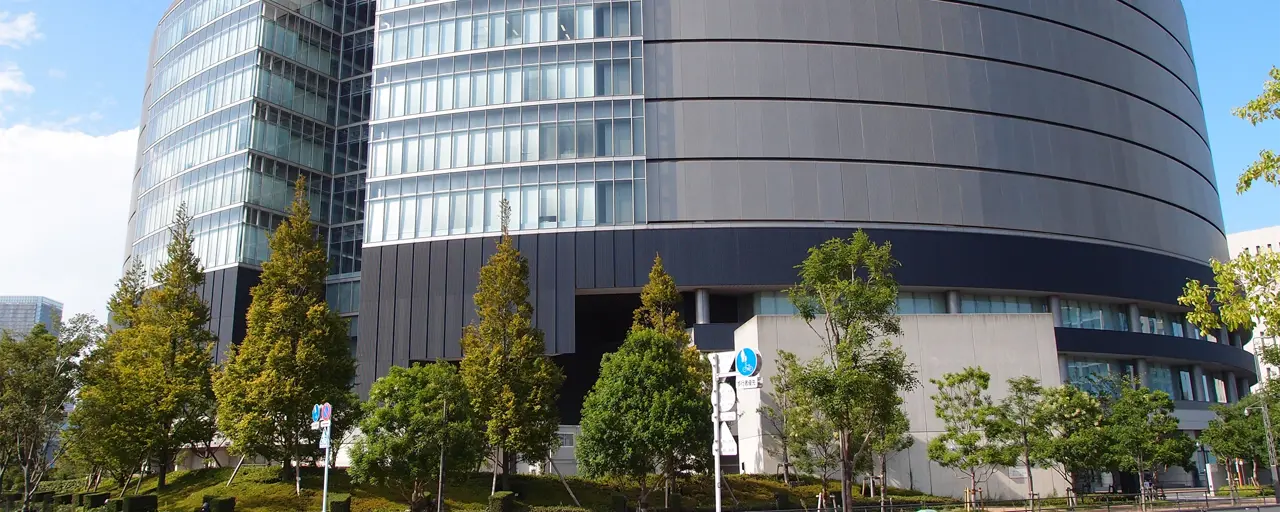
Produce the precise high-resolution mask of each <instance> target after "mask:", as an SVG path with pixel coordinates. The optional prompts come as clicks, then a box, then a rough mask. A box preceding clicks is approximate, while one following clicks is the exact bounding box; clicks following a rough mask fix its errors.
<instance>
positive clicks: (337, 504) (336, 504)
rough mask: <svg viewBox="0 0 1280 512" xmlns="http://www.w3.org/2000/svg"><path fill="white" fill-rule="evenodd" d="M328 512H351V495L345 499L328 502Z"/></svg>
mask: <svg viewBox="0 0 1280 512" xmlns="http://www.w3.org/2000/svg"><path fill="white" fill-rule="evenodd" d="M329 512H351V495H350V494H348V495H347V496H346V497H345V498H342V499H336V500H329Z"/></svg>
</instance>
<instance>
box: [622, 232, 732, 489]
mask: <svg viewBox="0 0 1280 512" xmlns="http://www.w3.org/2000/svg"><path fill="white" fill-rule="evenodd" d="M680 300H681V298H680V292H679V291H678V290H677V289H676V282H675V280H674V279H672V278H671V276H670V275H669V274H667V272H666V270H665V269H664V268H663V266H662V256H660V255H655V256H654V259H653V267H652V268H650V269H649V282H647V283H645V285H644V288H643V289H641V290H640V307H639V308H637V309H636V310H635V312H634V313H633V316H634V322H633V323H632V324H631V331H632V332H635V331H638V330H644V329H652V330H655V331H658V332H659V333H661V334H662V335H663V336H666V337H667V338H669V339H670V340H671V342H672V343H674V344H675V345H676V346H678V347H680V349H681V354H680V357H681V362H680V364H681V365H683V367H684V368H685V370H686V371H687V372H688V373H687V375H686V376H685V379H686V380H685V381H683V386H686V387H687V388H684V387H682V388H681V389H682V391H683V392H689V393H693V392H698V393H700V394H701V396H702V403H704V404H710V403H711V386H710V382H711V362H710V361H708V360H707V359H706V358H704V357H703V356H702V354H701V353H700V352H698V349H697V347H695V346H693V343H692V342H691V340H690V339H689V334H688V333H687V332H686V331H685V324H684V319H683V318H682V317H681V316H680ZM707 409H708V410H707V411H706V413H707V415H709V414H710V413H711V412H710V406H709V405H708V406H707ZM704 417H705V415H704ZM694 427H695V428H694V429H692V430H690V431H689V432H688V435H686V436H684V437H681V438H680V439H679V441H680V442H679V443H676V444H672V445H669V446H667V447H666V449H667V452H666V454H664V455H663V457H662V462H661V464H660V466H659V467H660V468H661V469H662V473H663V476H664V477H665V478H666V485H665V486H664V488H663V489H664V492H663V503H664V506H670V505H671V489H672V488H673V487H674V486H675V482H676V477H677V476H678V475H679V473H680V472H682V471H684V470H694V471H705V470H707V469H709V468H710V467H711V466H710V463H711V461H710V459H709V456H708V454H707V445H709V444H711V442H712V439H713V438H714V437H715V432H713V431H712V428H713V427H712V425H711V422H709V421H701V420H699V421H696V422H694Z"/></svg>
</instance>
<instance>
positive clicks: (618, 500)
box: [609, 493, 627, 512]
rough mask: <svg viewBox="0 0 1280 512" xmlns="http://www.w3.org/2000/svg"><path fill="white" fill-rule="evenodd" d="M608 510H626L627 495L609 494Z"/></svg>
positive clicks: (611, 511) (617, 511) (618, 511)
mask: <svg viewBox="0 0 1280 512" xmlns="http://www.w3.org/2000/svg"><path fill="white" fill-rule="evenodd" d="M609 512H627V497H626V496H623V495H621V494H618V493H614V494H612V495H610V496H609Z"/></svg>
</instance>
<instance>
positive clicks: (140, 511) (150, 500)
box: [121, 494, 160, 512]
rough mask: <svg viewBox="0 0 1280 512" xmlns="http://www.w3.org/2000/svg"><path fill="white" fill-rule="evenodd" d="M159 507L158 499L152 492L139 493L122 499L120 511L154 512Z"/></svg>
mask: <svg viewBox="0 0 1280 512" xmlns="http://www.w3.org/2000/svg"><path fill="white" fill-rule="evenodd" d="M159 508H160V504H159V500H158V499H157V496H156V495H154V494H140V495H138V496H129V497H127V498H125V499H124V508H122V509H121V512H156V510H157V509H159Z"/></svg>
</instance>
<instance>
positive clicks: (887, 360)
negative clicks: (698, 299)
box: [788, 230, 919, 510]
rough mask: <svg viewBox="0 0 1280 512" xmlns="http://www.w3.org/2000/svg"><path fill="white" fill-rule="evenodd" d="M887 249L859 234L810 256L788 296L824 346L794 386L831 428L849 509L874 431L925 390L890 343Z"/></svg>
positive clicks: (894, 302) (894, 330)
mask: <svg viewBox="0 0 1280 512" xmlns="http://www.w3.org/2000/svg"><path fill="white" fill-rule="evenodd" d="M890 250H891V247H890V245H889V244H888V243H887V242H886V243H885V244H883V245H877V244H876V243H875V242H873V241H871V238H870V237H868V236H867V234H866V233H864V232H863V231H861V230H859V231H857V232H856V233H854V235H853V236H852V237H850V238H849V239H848V240H841V239H833V240H829V241H827V242H824V243H823V244H822V245H819V246H818V247H813V248H810V249H809V255H808V257H806V258H805V260H804V262H802V263H801V264H800V265H798V266H797V267H796V268H797V269H798V270H799V274H800V276H799V277H800V283H799V284H797V285H796V286H794V287H792V288H791V289H790V290H789V291H788V295H789V296H790V298H791V302H792V303H793V304H794V305H795V306H796V311H797V314H798V315H799V316H800V317H801V318H803V319H804V320H805V322H807V323H808V324H809V326H810V328H811V329H813V332H814V333H815V334H817V336H818V337H819V338H820V339H821V340H822V343H823V344H824V347H823V348H824V351H823V356H822V357H819V358H815V359H813V360H811V361H809V362H807V363H805V364H804V365H802V369H801V371H800V372H799V374H798V375H797V379H796V385H797V387H799V388H800V389H802V390H803V392H804V393H805V394H806V395H807V396H808V400H810V401H811V403H812V404H813V407H814V409H815V410H816V411H817V412H818V413H820V414H821V416H822V417H823V418H825V419H826V420H827V421H830V422H831V424H832V425H833V426H834V427H835V430H836V432H837V440H838V443H839V446H840V467H841V470H840V488H841V491H842V492H841V497H842V499H843V500H844V502H843V507H844V508H845V509H846V510H848V509H850V508H851V507H852V506H853V477H854V465H855V462H856V461H858V460H860V459H864V458H867V454H868V453H869V450H870V449H871V445H872V441H873V436H874V433H875V431H876V426H877V425H878V424H879V423H881V422H883V421H885V420H886V419H887V418H889V417H890V415H891V411H892V410H893V409H895V408H898V407H900V404H901V399H900V398H899V394H901V393H903V392H906V391H910V390H911V389H914V388H915V387H916V386H917V385H919V380H918V379H917V377H916V370H915V367H914V366H913V365H911V364H909V363H907V361H906V355H905V353H903V352H902V350H901V349H899V348H897V347H895V346H893V345H892V344H891V343H890V342H889V341H888V339H886V338H887V337H889V336H894V335H897V334H900V333H901V332H902V328H901V326H900V324H899V321H898V284H897V282H895V281H894V279H893V269H894V268H895V267H896V266H897V265H898V262H897V261H896V260H894V259H893V256H892V254H891V253H890Z"/></svg>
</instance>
